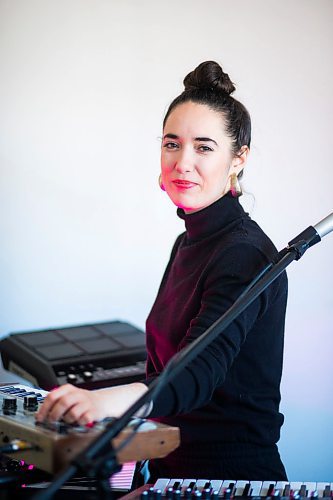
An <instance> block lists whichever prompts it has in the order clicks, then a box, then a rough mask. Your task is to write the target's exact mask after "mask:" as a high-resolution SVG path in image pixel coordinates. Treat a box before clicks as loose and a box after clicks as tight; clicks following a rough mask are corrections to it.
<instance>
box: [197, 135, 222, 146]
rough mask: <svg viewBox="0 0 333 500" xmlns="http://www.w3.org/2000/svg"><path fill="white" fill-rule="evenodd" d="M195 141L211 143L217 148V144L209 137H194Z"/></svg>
mask: <svg viewBox="0 0 333 500" xmlns="http://www.w3.org/2000/svg"><path fill="white" fill-rule="evenodd" d="M194 140H195V141H198V142H213V143H214V144H215V145H216V146H218V144H217V142H216V141H214V139H210V137H195V138H194Z"/></svg>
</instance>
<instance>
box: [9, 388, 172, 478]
mask: <svg viewBox="0 0 333 500" xmlns="http://www.w3.org/2000/svg"><path fill="white" fill-rule="evenodd" d="M46 395H47V391H44V390H42V389H34V388H31V387H28V386H25V385H22V384H11V385H2V386H0V452H2V453H5V454H6V455H8V456H12V457H13V458H20V459H22V460H24V461H25V462H26V463H28V464H33V465H34V466H35V467H37V468H39V469H41V470H43V471H46V472H49V473H51V474H54V473H57V472H59V471H61V470H62V469H64V468H65V467H66V466H67V465H68V464H69V463H70V461H71V460H72V459H73V458H74V457H75V456H76V455H77V454H78V453H79V452H81V451H82V450H83V449H84V448H86V447H87V446H88V445H89V444H90V443H91V442H92V441H93V440H94V439H96V438H97V436H98V435H99V434H100V433H101V432H102V431H103V430H105V428H106V426H107V425H108V424H110V423H112V419H105V420H102V421H99V422H96V423H95V424H94V425H93V426H90V425H89V426H80V425H75V424H74V425H73V424H67V423H66V422H63V421H59V422H48V423H42V424H40V423H36V421H35V413H36V412H37V411H38V407H39V405H40V404H41V403H42V402H43V400H44V398H45V396H46ZM139 423H140V424H141V425H140V427H139V428H138V430H137V432H136V434H135V436H134V437H133V439H132V440H131V441H130V443H129V444H128V445H126V446H125V447H123V448H121V450H119V452H118V453H117V460H118V462H119V463H120V464H123V463H125V462H131V461H139V460H145V459H149V458H159V457H164V456H166V455H167V454H169V453H170V452H171V451H173V450H174V449H176V448H177V447H178V446H179V442H180V437H179V429H178V428H177V427H170V426H167V425H163V424H159V423H156V422H153V421H149V420H144V419H137V418H133V419H132V421H131V422H130V423H129V425H128V426H127V427H126V428H125V429H124V430H123V431H121V433H120V434H119V435H118V436H116V438H114V439H113V440H112V446H113V448H114V449H115V450H117V448H118V447H119V445H120V444H121V443H122V442H123V441H124V439H126V438H128V437H129V436H130V435H131V434H132V433H133V428H134V427H135V426H137V424H139ZM15 440H19V441H20V443H21V445H22V442H23V443H26V445H24V444H23V447H24V446H25V449H20V450H16V451H15V454H12V452H11V450H10V449H9V450H8V448H10V446H11V443H12V442H13V441H14V446H15ZM13 453H14V452H13Z"/></svg>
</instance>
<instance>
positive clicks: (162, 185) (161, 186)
mask: <svg viewBox="0 0 333 500" xmlns="http://www.w3.org/2000/svg"><path fill="white" fill-rule="evenodd" d="M158 185H159V186H160V188H161V189H162V191H165V187H164V184H163V182H162V174H160V175H159V176H158Z"/></svg>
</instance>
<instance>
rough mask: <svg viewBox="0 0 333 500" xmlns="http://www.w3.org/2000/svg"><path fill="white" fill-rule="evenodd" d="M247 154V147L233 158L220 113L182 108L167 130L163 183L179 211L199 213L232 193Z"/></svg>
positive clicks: (195, 106)
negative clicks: (233, 180) (234, 175)
mask: <svg viewBox="0 0 333 500" xmlns="http://www.w3.org/2000/svg"><path fill="white" fill-rule="evenodd" d="M247 153H248V148H247V147H245V149H244V153H243V154H242V155H241V156H237V157H234V156H233V154H232V152H231V139H230V137H228V136H227V134H226V132H225V130H224V123H223V119H222V117H221V114H220V113H218V112H216V111H213V110H212V109H210V108H209V107H208V106H206V105H203V104H197V103H193V102H191V101H189V102H186V103H184V104H180V105H179V106H177V107H176V108H175V109H174V110H173V111H172V112H171V113H170V115H169V117H168V119H167V121H166V124H165V127H164V130H163V142H162V152H161V169H162V183H163V185H164V187H165V190H166V192H167V194H168V195H169V197H170V199H171V200H172V201H173V203H174V204H175V205H177V207H180V208H183V209H184V211H185V212H186V213H192V212H196V211H198V210H201V209H203V208H205V207H207V206H209V205H211V204H212V203H214V201H216V200H217V199H219V198H221V196H223V195H224V194H225V193H227V192H228V191H229V189H230V175H231V174H232V173H236V175H238V174H239V172H240V171H241V170H242V168H243V167H244V163H245V161H246V156H247Z"/></svg>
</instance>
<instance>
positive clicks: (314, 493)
mask: <svg viewBox="0 0 333 500" xmlns="http://www.w3.org/2000/svg"><path fill="white" fill-rule="evenodd" d="M332 495H333V482H308V481H290V482H289V481H250V480H246V481H245V480H234V479H224V480H222V479H221V480H220V479H212V480H209V479H177V478H174V479H170V478H160V479H158V480H157V481H156V483H155V484H154V485H145V486H142V487H141V488H139V489H137V490H135V491H133V492H131V493H129V494H127V495H125V496H123V497H122V500H162V499H168V500H182V499H186V500H220V499H225V500H230V499H234V498H243V499H244V498H252V499H256V500H260V499H261V498H270V499H274V498H276V499H280V500H282V499H285V500H287V499H288V500H290V499H292V500H302V499H303V498H313V499H319V498H323V499H327V500H329V499H331V498H332Z"/></svg>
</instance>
